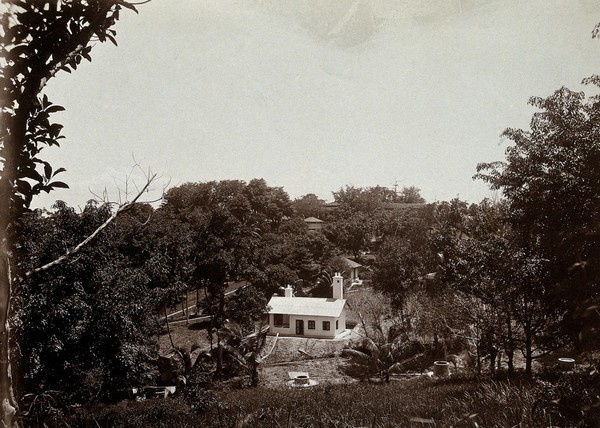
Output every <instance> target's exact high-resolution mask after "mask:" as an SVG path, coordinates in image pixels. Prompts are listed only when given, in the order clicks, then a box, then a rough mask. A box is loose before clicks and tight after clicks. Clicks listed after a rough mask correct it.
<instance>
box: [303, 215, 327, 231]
mask: <svg viewBox="0 0 600 428" xmlns="http://www.w3.org/2000/svg"><path fill="white" fill-rule="evenodd" d="M304 223H305V224H306V227H308V231H309V232H322V231H323V225H324V224H325V222H324V221H323V220H320V219H318V218H316V217H308V218H305V219H304Z"/></svg>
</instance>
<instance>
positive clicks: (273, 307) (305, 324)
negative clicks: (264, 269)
mask: <svg viewBox="0 0 600 428" xmlns="http://www.w3.org/2000/svg"><path fill="white" fill-rule="evenodd" d="M332 286H333V293H332V294H333V295H332V297H331V298H319V297H295V296H294V295H293V290H292V287H291V286H289V285H288V286H287V288H286V289H285V295H284V296H273V297H271V300H269V312H268V315H269V327H270V328H269V333H270V334H277V333H279V334H280V335H282V336H302V337H315V338H326V339H333V338H334V337H336V336H337V335H338V334H341V333H343V332H344V330H346V300H345V299H344V279H343V277H342V275H340V274H339V273H338V274H336V275H335V276H334V277H333V284H332Z"/></svg>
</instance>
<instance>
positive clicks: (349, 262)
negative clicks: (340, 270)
mask: <svg viewBox="0 0 600 428" xmlns="http://www.w3.org/2000/svg"><path fill="white" fill-rule="evenodd" d="M344 263H346V266H348V267H349V268H350V269H356V268H359V267H362V265H361V264H360V263H356V262H355V261H354V260H350V259H349V258H347V257H344Z"/></svg>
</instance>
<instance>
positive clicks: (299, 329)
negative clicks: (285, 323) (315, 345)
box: [296, 320, 304, 336]
mask: <svg viewBox="0 0 600 428" xmlns="http://www.w3.org/2000/svg"><path fill="white" fill-rule="evenodd" d="M296 334H298V335H300V336H303V335H304V320H296Z"/></svg>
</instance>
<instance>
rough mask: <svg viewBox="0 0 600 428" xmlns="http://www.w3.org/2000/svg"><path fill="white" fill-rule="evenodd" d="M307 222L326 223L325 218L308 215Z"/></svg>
mask: <svg viewBox="0 0 600 428" xmlns="http://www.w3.org/2000/svg"><path fill="white" fill-rule="evenodd" d="M304 221H305V222H306V223H325V222H324V221H323V220H321V219H318V218H316V217H307V218H305V219H304Z"/></svg>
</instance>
